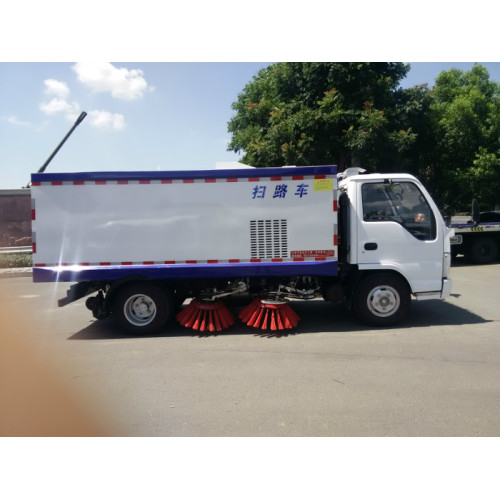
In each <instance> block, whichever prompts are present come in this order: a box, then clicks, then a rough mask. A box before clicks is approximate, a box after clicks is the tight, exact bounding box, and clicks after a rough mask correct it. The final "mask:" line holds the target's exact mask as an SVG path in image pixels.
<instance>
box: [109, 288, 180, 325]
mask: <svg viewBox="0 0 500 500" xmlns="http://www.w3.org/2000/svg"><path fill="white" fill-rule="evenodd" d="M172 309H173V306H172V297H171V294H170V293H169V292H168V291H165V290H162V289H161V288H160V287H158V286H156V285H153V284H151V283H131V284H128V285H125V286H124V287H123V288H122V289H120V290H118V291H117V293H116V296H115V298H114V300H113V305H112V312H113V317H114V318H115V319H116V321H117V322H118V323H119V324H120V325H121V326H122V327H123V328H125V329H126V330H127V331H129V332H131V333H135V334H151V333H157V332H158V331H160V330H161V329H162V328H163V326H165V324H166V322H167V321H168V320H169V318H170V316H171V315H172Z"/></svg>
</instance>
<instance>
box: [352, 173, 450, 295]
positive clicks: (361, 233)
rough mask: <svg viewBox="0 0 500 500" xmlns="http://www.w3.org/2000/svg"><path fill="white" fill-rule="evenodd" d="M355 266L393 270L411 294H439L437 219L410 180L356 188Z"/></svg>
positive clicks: (440, 250)
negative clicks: (408, 285) (435, 292)
mask: <svg viewBox="0 0 500 500" xmlns="http://www.w3.org/2000/svg"><path fill="white" fill-rule="evenodd" d="M357 184H358V185H357V207H356V208H357V210H356V211H357V214H358V217H357V225H358V228H357V245H356V247H357V261H358V265H359V268H360V269H361V270H363V269H365V270H367V269H379V270H394V271H397V272H399V273H401V274H402V275H403V276H404V277H405V278H406V279H407V280H408V282H409V284H410V287H411V289H412V292H413V293H416V292H430V291H440V290H441V289H442V276H443V275H442V272H443V251H444V249H443V235H442V231H443V229H442V224H441V223H440V221H441V216H440V214H439V213H437V214H436V213H434V211H436V212H437V209H436V207H435V204H434V203H433V202H432V200H430V197H429V199H428V198H427V196H428V195H427V193H426V191H425V189H424V188H423V187H422V186H421V185H419V184H418V183H417V182H415V181H413V180H411V179H403V180H400V181H393V180H391V181H389V180H377V181H374V180H369V181H368V180H367V181H365V182H359V183H357Z"/></svg>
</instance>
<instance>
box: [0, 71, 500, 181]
mask: <svg viewBox="0 0 500 500" xmlns="http://www.w3.org/2000/svg"><path fill="white" fill-rule="evenodd" d="M268 64H269V63H266V62H262V63H261V62H241V63H238V62H216V63H212V62H202V63H195V62H186V63H181V62H160V63H150V62H139V63H124V62H123V63H109V62H105V63H69V62H52V63H44V62H36V63H30V62H2V63H0V189H15V188H20V187H22V186H25V185H27V183H28V182H29V180H30V174H31V173H32V172H36V171H37V170H38V169H39V168H40V167H41V166H42V164H43V163H44V162H45V160H46V159H47V158H48V157H49V156H50V154H51V153H52V151H53V150H54V149H55V148H56V147H57V145H58V144H59V142H60V141H61V140H62V139H63V137H64V136H65V135H66V133H67V132H68V131H69V129H70V128H71V126H72V125H73V123H74V122H75V119H76V118H77V117H78V115H79V114H80V113H81V112H82V111H85V112H86V113H87V117H86V118H85V119H84V120H83V122H82V123H81V124H80V125H79V126H78V127H77V128H76V130H75V131H74V133H73V134H72V135H71V137H70V138H69V139H68V140H67V142H66V143H65V144H64V146H63V147H62V148H61V149H60V151H59V152H58V154H57V155H56V156H55V158H54V159H53V160H52V162H51V163H50V164H49V165H48V167H47V169H46V172H72V171H104V170H189V169H194V170H200V169H210V168H215V167H216V164H217V163H218V162H236V161H238V160H239V159H241V155H238V154H236V153H234V152H230V151H227V145H228V142H229V140H230V134H229V132H228V131H227V123H228V121H229V120H230V118H231V117H232V116H233V115H234V111H233V110H232V108H231V104H232V103H233V102H234V101H236V99H237V97H238V94H239V93H240V92H241V91H242V90H243V88H244V86H245V85H246V83H248V82H249V81H251V80H252V78H253V77H254V76H255V75H256V74H257V73H258V71H259V70H260V69H261V68H264V67H266V66H267V65H268ZM481 64H483V65H484V66H485V67H486V68H487V69H488V71H489V73H490V78H491V79H492V80H496V81H500V63H499V62H494V63H483V62H481ZM410 65H411V69H410V71H409V73H408V75H407V77H406V78H405V79H404V80H402V81H401V86H403V87H411V86H413V85H416V84H420V83H428V84H429V85H430V86H432V85H433V84H434V79H435V77H436V76H437V75H438V74H439V73H440V72H441V71H442V70H448V69H450V68H452V67H456V68H460V69H463V70H468V69H470V68H471V67H472V65H473V62H470V63H466V62H453V63H439V62H429V63H420V62H418V63H416V62H413V63H410Z"/></svg>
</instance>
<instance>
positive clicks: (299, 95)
mask: <svg viewBox="0 0 500 500" xmlns="http://www.w3.org/2000/svg"><path fill="white" fill-rule="evenodd" d="M408 70H409V65H405V64H402V63H277V64H271V65H270V66H268V67H266V68H264V69H262V70H261V71H260V72H259V73H258V74H257V75H256V76H255V77H254V78H253V80H252V81H251V82H249V83H248V84H247V85H246V86H245V88H244V89H243V91H242V92H241V94H239V96H238V98H237V100H236V102H234V103H233V110H234V111H235V115H234V116H233V117H232V118H231V120H230V121H229V123H228V129H229V131H230V132H231V134H232V138H231V142H230V144H229V147H228V149H229V150H232V151H235V152H242V153H244V155H243V157H242V160H241V161H242V162H243V163H246V164H249V165H253V166H255V167H265V166H266V167H267V166H281V165H320V164H337V165H338V166H339V169H340V170H342V169H344V168H346V167H348V166H361V167H363V168H366V169H367V170H370V171H381V170H384V171H403V172H409V173H413V174H415V175H417V176H419V177H420V178H421V179H422V180H423V181H424V182H425V183H426V184H427V187H428V188H429V189H430V190H431V192H432V193H433V195H434V196H435V197H436V199H437V200H438V203H440V204H441V207H442V208H444V209H445V210H446V211H451V210H454V209H465V207H467V206H468V205H469V204H470V200H471V199H472V197H473V196H476V197H478V198H479V200H480V202H481V203H482V204H483V206H491V205H492V204H494V203H495V201H498V198H499V195H498V193H499V192H500V171H499V164H500V152H499V137H500V90H499V84H498V83H496V82H491V81H490V80H489V75H488V72H487V70H486V69H485V68H484V67H482V66H479V65H475V66H474V67H473V68H472V70H471V71H468V72H463V71H460V70H457V69H453V70H450V71H446V72H442V73H441V74H440V75H439V76H438V77H437V79H436V85H435V87H434V88H432V89H429V88H428V87H427V85H419V86H416V87H413V88H410V89H402V88H400V86H399V82H400V81H401V79H402V78H403V77H404V76H405V75H406V74H407V72H408Z"/></svg>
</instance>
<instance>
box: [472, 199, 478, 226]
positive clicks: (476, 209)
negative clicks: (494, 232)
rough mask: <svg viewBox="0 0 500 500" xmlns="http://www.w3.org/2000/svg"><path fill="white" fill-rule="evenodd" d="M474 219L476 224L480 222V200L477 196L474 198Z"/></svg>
mask: <svg viewBox="0 0 500 500" xmlns="http://www.w3.org/2000/svg"><path fill="white" fill-rule="evenodd" d="M472 221H473V222H474V224H475V225H476V226H477V225H478V224H479V202H478V201H477V200H476V198H474V199H473V200H472Z"/></svg>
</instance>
